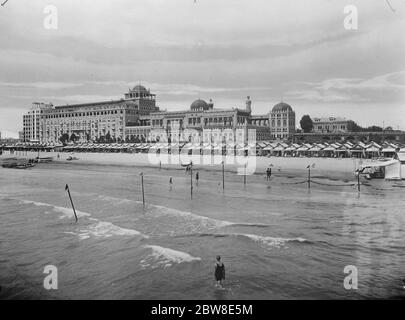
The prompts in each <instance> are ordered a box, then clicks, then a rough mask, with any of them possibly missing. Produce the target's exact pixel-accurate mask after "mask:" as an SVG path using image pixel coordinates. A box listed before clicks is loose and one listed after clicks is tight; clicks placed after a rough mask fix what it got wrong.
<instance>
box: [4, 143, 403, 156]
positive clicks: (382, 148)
mask: <svg viewBox="0 0 405 320" xmlns="http://www.w3.org/2000/svg"><path fill="white" fill-rule="evenodd" d="M403 147H404V146H402V145H400V144H396V143H392V142H384V143H381V144H378V143H376V142H374V141H371V142H369V143H364V142H358V143H352V142H342V143H340V142H333V143H286V142H265V141H261V142H256V143H253V144H235V143H227V144H210V143H199V144H196V143H172V144H168V143H110V144H99V143H78V144H70V145H66V146H63V145H61V144H32V143H16V144H12V145H0V149H2V150H10V151H57V152H116V153H120V152H122V153H147V152H156V153H164V152H166V153H178V152H182V153H185V152H186V153H189V154H236V155H258V156H266V157H271V156H277V157H329V158H348V157H354V158H379V157H384V158H392V157H393V156H394V155H395V154H396V152H398V151H399V150H400V149H401V148H403Z"/></svg>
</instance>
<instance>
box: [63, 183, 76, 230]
mask: <svg viewBox="0 0 405 320" xmlns="http://www.w3.org/2000/svg"><path fill="white" fill-rule="evenodd" d="M65 190H67V192H68V195H69V199H70V203H71V204H72V208H73V213H74V214H75V219H76V222H77V214H76V210H75V206H74V204H73V200H72V196H71V195H70V190H69V186H68V185H67V184H66V186H65Z"/></svg>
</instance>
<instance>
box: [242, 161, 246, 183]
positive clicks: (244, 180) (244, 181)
mask: <svg viewBox="0 0 405 320" xmlns="http://www.w3.org/2000/svg"><path fill="white" fill-rule="evenodd" d="M244 170H245V171H244V175H243V185H244V186H245V187H246V163H245V169H244Z"/></svg>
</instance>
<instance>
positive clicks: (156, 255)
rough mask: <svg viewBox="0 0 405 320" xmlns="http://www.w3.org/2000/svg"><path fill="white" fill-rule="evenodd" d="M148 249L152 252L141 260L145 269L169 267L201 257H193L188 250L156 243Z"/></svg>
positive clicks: (148, 246)
mask: <svg viewBox="0 0 405 320" xmlns="http://www.w3.org/2000/svg"><path fill="white" fill-rule="evenodd" d="M145 248H147V249H151V250H152V253H150V254H149V255H148V256H146V258H145V259H143V260H141V262H140V264H141V267H142V268H143V269H145V268H147V267H150V268H152V269H155V268H159V267H161V268H167V267H171V266H172V265H173V264H174V263H177V264H179V263H183V262H193V261H200V260H201V258H199V257H193V256H192V255H190V254H188V253H187V252H183V251H177V250H173V249H170V248H165V247H161V246H156V245H147V246H145Z"/></svg>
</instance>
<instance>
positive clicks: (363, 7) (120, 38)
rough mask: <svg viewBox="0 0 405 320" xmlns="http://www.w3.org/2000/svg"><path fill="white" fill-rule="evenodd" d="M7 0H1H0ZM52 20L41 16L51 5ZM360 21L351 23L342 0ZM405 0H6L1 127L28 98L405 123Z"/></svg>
mask: <svg viewBox="0 0 405 320" xmlns="http://www.w3.org/2000/svg"><path fill="white" fill-rule="evenodd" d="M0 1H1V2H3V1H4V0H0ZM50 4H51V5H54V6H55V8H56V9H57V15H58V16H57V18H58V19H57V21H58V25H57V29H47V28H45V27H44V19H46V18H47V16H48V15H49V14H48V13H44V9H45V7H46V6H47V5H50ZM349 4H350V5H354V6H355V7H356V8H357V11H358V28H357V29H350V30H348V29H346V28H345V27H344V19H345V18H346V17H347V16H348V13H345V12H344V8H345V6H346V5H349ZM404 31H405V0H389V1H386V0H357V1H356V0H345V1H342V0H305V1H299V0H196V1H194V0H171V1H167V0H114V1H112V0H110V1H106V0H98V1H94V0H69V1H66V0H45V1H43V0H35V1H29V0H9V1H8V2H7V3H6V4H5V5H4V6H2V7H0V131H1V132H2V137H6V136H9V137H17V136H18V131H20V130H21V129H22V115H23V113H24V112H26V111H27V110H28V109H29V108H30V106H31V104H32V102H34V101H38V102H52V103H53V104H54V105H60V104H73V103H83V102H96V101H105V100H111V99H117V98H118V99H120V98H122V97H123V95H124V93H125V92H127V91H128V88H130V87H133V86H134V85H137V84H139V83H141V84H142V85H144V86H146V87H147V88H150V90H151V91H152V92H153V93H155V94H157V103H158V105H159V107H160V108H161V109H163V110H165V109H167V110H185V109H188V108H189V106H190V104H191V103H192V102H193V101H194V100H196V99H198V98H202V99H204V100H209V99H212V100H213V101H214V107H217V108H231V107H241V108H243V107H244V105H245V100H246V96H248V95H249V96H251V99H252V101H253V102H252V110H253V113H254V114H265V113H268V112H269V111H270V110H271V108H272V107H273V106H274V105H275V104H277V103H278V102H280V101H284V102H286V103H288V104H290V105H291V106H292V108H293V109H294V110H295V112H296V117H297V123H298V122H299V119H300V118H301V117H302V115H304V114H309V115H310V116H311V117H312V118H313V117H329V116H335V117H345V118H347V119H352V120H354V121H356V122H357V123H359V124H360V125H363V126H369V125H379V126H382V125H383V124H384V125H385V126H392V127H393V128H394V129H397V128H399V129H402V130H405V104H404V103H405V37H404Z"/></svg>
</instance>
